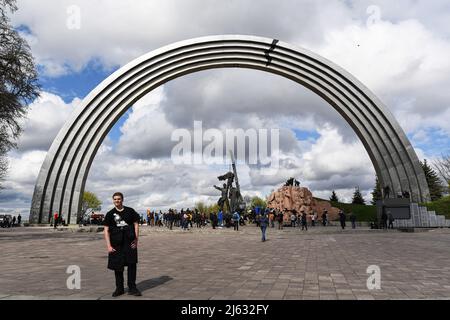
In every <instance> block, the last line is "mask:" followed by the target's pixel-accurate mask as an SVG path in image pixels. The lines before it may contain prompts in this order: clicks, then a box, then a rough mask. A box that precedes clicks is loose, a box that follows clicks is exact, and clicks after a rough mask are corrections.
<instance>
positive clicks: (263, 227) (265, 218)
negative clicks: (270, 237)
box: [259, 212, 269, 242]
mask: <svg viewBox="0 0 450 320" xmlns="http://www.w3.org/2000/svg"><path fill="white" fill-rule="evenodd" d="M268 225H269V218H268V216H267V213H265V212H263V213H261V215H260V218H259V227H260V228H261V234H262V237H261V241H262V242H265V241H266V230H267V226H268Z"/></svg>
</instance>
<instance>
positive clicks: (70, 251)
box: [0, 226, 450, 300]
mask: <svg viewBox="0 0 450 320" xmlns="http://www.w3.org/2000/svg"><path fill="white" fill-rule="evenodd" d="M267 237H268V241H266V242H261V240H260V231H259V229H257V228H256V227H255V226H246V227H241V228H240V230H239V231H237V232H236V231H234V230H232V229H216V230H213V229H211V228H206V229H200V230H199V229H196V228H194V229H192V230H190V231H185V232H183V231H181V230H179V229H175V230H172V231H170V230H167V229H166V228H155V227H147V226H143V227H142V228H141V237H140V243H139V264H138V280H137V283H138V287H139V288H140V289H141V291H142V293H143V296H142V297H140V298H136V297H129V296H126V295H125V296H121V297H120V298H116V299H182V300H195V299H202V300H203V299H239V300H241V299H242V300H246V299H275V300H278V299H288V300H292V299H293V300H301V299H321V300H322V299H323V300H329V299H333V300H334V299H352V300H354V299H363V300H368V299H450V229H434V230H431V231H427V232H414V233H403V232H399V231H393V230H389V231H382V230H368V229H361V228H359V229H356V230H351V229H350V230H344V231H342V230H340V229H339V228H337V227H315V228H310V229H309V230H308V231H301V230H300V229H298V228H284V229H283V230H276V229H272V228H269V229H268V232H267ZM0 250H1V251H0V252H1V260H0V261H1V262H0V299H112V298H111V293H112V291H113V290H114V274H113V272H112V271H110V270H107V269H106V262H107V258H106V257H107V254H106V246H105V242H104V239H103V234H102V233H94V232H68V231H56V230H53V229H51V228H40V227H34V228H31V227H30V228H23V227H22V228H15V229H8V230H5V229H1V230H0ZM70 265H77V266H79V267H80V270H81V289H79V290H77V289H74V290H70V289H68V288H67V285H66V281H67V278H68V277H69V276H70V274H68V273H66V271H67V267H68V266H70ZM369 265H377V266H379V268H380V271H381V289H378V290H377V289H375V290H369V289H368V288H367V285H366V282H367V279H368V277H369V274H368V273H366V271H367V267H368V266H369Z"/></svg>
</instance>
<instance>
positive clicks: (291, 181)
mask: <svg viewBox="0 0 450 320" xmlns="http://www.w3.org/2000/svg"><path fill="white" fill-rule="evenodd" d="M284 185H285V186H286V187H287V186H294V185H295V186H296V187H299V186H300V181H298V180H297V179H294V178H293V177H290V178H289V179H287V181H286V183H285V184H284Z"/></svg>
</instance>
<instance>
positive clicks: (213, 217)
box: [209, 212, 217, 229]
mask: <svg viewBox="0 0 450 320" xmlns="http://www.w3.org/2000/svg"><path fill="white" fill-rule="evenodd" d="M209 218H210V219H211V225H212V228H213V229H215V228H216V226H217V215H216V214H215V213H214V212H211V215H210V216H209Z"/></svg>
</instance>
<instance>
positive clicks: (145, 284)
mask: <svg viewBox="0 0 450 320" xmlns="http://www.w3.org/2000/svg"><path fill="white" fill-rule="evenodd" d="M170 280H173V278H172V277H169V276H161V277H158V278H153V279H147V280H144V281H141V282H139V283H138V284H137V285H136V286H137V287H138V289H139V290H140V291H141V292H143V291H146V290H149V289H152V288H155V287H157V286H160V285H162V284H164V283H166V282H168V281H170Z"/></svg>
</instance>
